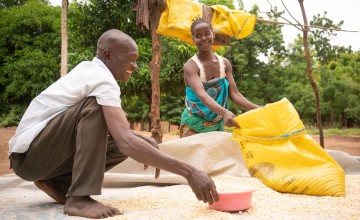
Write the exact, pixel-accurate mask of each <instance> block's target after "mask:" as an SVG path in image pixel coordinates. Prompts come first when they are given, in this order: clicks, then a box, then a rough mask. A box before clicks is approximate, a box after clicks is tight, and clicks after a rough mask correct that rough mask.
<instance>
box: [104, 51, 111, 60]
mask: <svg viewBox="0 0 360 220" xmlns="http://www.w3.org/2000/svg"><path fill="white" fill-rule="evenodd" d="M103 57H104V60H105V61H106V60H110V58H111V50H110V49H109V48H106V49H104V51H103Z"/></svg>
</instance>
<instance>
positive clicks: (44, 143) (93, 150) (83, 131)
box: [10, 97, 127, 196]
mask: <svg viewBox="0 0 360 220" xmlns="http://www.w3.org/2000/svg"><path fill="white" fill-rule="evenodd" d="M126 158H127V156H126V155H124V154H122V153H121V152H120V151H119V150H118V148H117V146H116V144H115V142H114V140H113V139H112V138H111V137H110V136H109V135H108V128H107V126H106V123H105V119H104V115H103V112H102V109H101V106H100V105H98V104H97V102H96V99H95V97H89V98H86V99H84V100H83V101H82V102H80V103H78V104H76V105H74V106H72V107H71V108H69V109H68V110H66V111H65V112H63V113H61V114H60V115H58V116H57V117H55V118H54V119H52V120H51V121H50V122H49V123H48V124H47V126H46V127H45V128H44V130H43V131H42V132H41V133H40V134H39V135H38V136H37V137H36V138H35V139H34V141H33V142H32V143H31V145H30V147H29V150H28V151H27V152H25V153H12V154H11V155H10V160H11V167H12V169H13V170H14V172H15V173H16V174H17V175H18V176H19V177H21V178H23V179H24V180H27V181H37V180H48V181H51V182H52V183H53V184H54V185H55V186H56V187H57V188H58V190H60V191H62V192H64V193H66V194H67V196H84V195H100V194H101V185H102V182H103V179H104V173H105V172H106V171H107V170H109V169H111V168H112V167H114V166H115V165H116V164H119V163H121V162H122V161H124V160H125V159H126Z"/></svg>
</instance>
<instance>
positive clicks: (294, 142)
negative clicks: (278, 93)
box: [232, 98, 345, 196]
mask: <svg viewBox="0 0 360 220" xmlns="http://www.w3.org/2000/svg"><path fill="white" fill-rule="evenodd" d="M235 121H236V122H237V123H238V124H239V125H240V127H241V128H237V129H234V130H233V133H232V137H233V139H235V140H238V141H239V144H240V149H241V151H242V154H243V156H244V159H245V164H246V166H247V168H248V170H249V173H250V175H251V176H253V177H257V178H258V179H260V180H261V181H262V182H263V183H264V184H265V185H267V186H268V187H270V188H272V189H274V190H276V191H279V192H287V193H295V194H307V195H315V196H344V195H345V175H344V171H343V170H342V168H341V167H340V166H339V165H338V163H337V162H336V161H335V160H334V159H333V158H332V157H331V156H330V155H329V154H328V153H327V152H326V151H325V150H324V149H323V148H322V147H321V146H320V145H319V144H318V143H317V142H316V141H315V140H314V139H312V138H311V136H310V135H308V134H307V132H306V130H305V127H304V125H303V123H302V121H301V120H300V117H299V115H298V114H297V112H296V109H295V108H294V107H293V106H292V104H291V103H290V102H289V101H288V100H287V99H286V98H284V99H282V100H280V101H278V102H275V103H271V104H267V105H266V106H265V107H264V108H262V109H256V110H251V111H249V112H246V113H244V114H242V115H239V116H237V117H236V118H235Z"/></svg>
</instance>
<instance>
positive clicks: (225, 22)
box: [156, 0, 256, 44]
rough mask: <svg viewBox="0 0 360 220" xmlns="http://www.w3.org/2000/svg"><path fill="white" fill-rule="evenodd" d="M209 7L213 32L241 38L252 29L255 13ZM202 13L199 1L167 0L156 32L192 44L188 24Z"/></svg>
mask: <svg viewBox="0 0 360 220" xmlns="http://www.w3.org/2000/svg"><path fill="white" fill-rule="evenodd" d="M211 8H212V9H213V10H214V13H213V18H212V20H211V23H212V25H213V29H214V33H215V34H223V35H226V36H229V37H234V38H237V39H241V38H244V37H247V36H249V35H250V34H251V33H252V32H253V31H254V27H255V23H256V17H255V15H253V14H250V13H247V12H244V11H239V10H230V9H229V8H227V7H226V6H222V5H214V6H211ZM202 13H203V9H202V5H201V4H200V3H197V2H194V1H189V0H167V1H166V8H165V10H164V11H163V12H162V13H161V16H160V21H159V25H158V27H157V30H156V33H157V34H160V35H162V36H167V37H173V38H177V39H179V40H182V41H185V42H187V43H189V44H193V41H192V35H191V31H190V26H191V24H192V22H193V20H194V19H195V18H197V17H202Z"/></svg>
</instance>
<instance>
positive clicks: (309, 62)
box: [298, 0, 325, 148]
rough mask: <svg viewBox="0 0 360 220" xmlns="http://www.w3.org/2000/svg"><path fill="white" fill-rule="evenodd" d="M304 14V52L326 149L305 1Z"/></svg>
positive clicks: (300, 1) (302, 3) (321, 138)
mask: <svg viewBox="0 0 360 220" xmlns="http://www.w3.org/2000/svg"><path fill="white" fill-rule="evenodd" d="M298 1H299V4H300V8H301V12H302V16H303V19H304V27H303V40H304V52H305V58H306V67H307V73H308V77H309V81H310V84H311V86H312V88H313V90H314V93H315V101H316V120H317V125H318V128H319V134H320V145H321V147H322V148H325V146H324V132H323V127H322V122H321V112H320V95H319V91H318V88H317V85H316V83H315V81H314V78H313V75H312V67H311V59H310V53H309V45H308V28H307V25H308V22H307V18H306V13H305V8H304V0H298Z"/></svg>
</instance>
